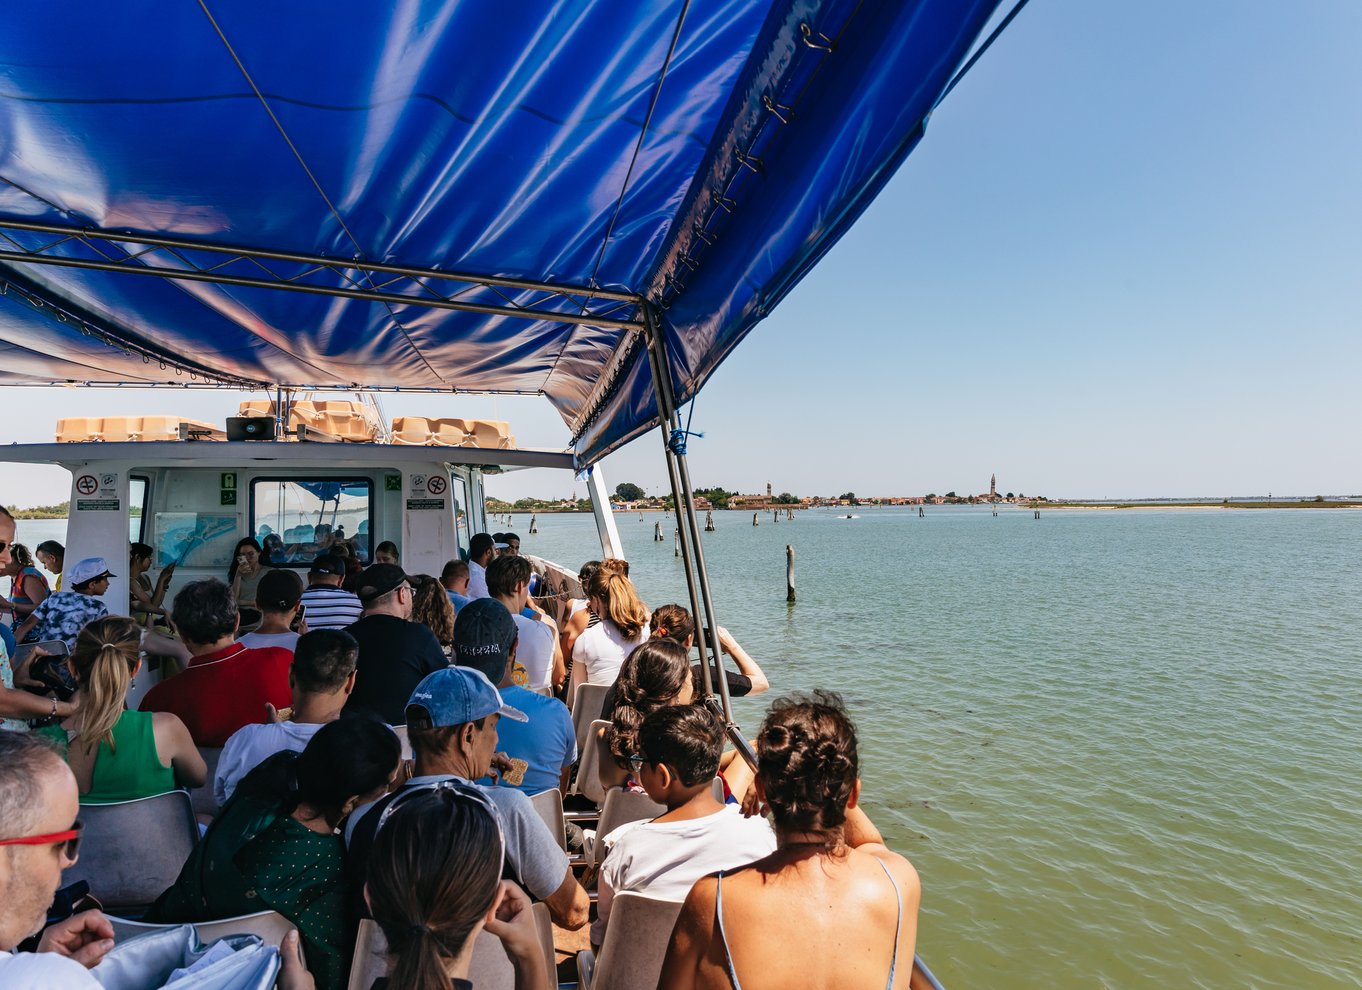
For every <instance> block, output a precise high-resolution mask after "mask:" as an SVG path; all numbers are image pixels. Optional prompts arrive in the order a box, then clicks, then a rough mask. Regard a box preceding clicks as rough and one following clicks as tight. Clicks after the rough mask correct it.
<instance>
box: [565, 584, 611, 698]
mask: <svg viewBox="0 0 1362 990" xmlns="http://www.w3.org/2000/svg"><path fill="white" fill-rule="evenodd" d="M600 567H601V562H600V561H599V560H588V561H587V562H586V563H585V564H583V565H582V568H581V570H579V571H578V572H577V582H578V583H579V584H580V585H581V586H582V594H584V595H585V594H586V593H587V591H586V589H587V588H589V587H590V586H591V579H592V578H593V577H595V575H596V572H597V571H598V570H600ZM567 615H568V617H567V621H566V622H564V623H563V630H562V632H561V633H559V639H560V640H561V641H562V645H563V663H564V665H565V668H566V672H565V675H564V679H563V688H562V691H561V692H560V693H561V694H562V695H563V696H564V697H565V698H566V699H567V700H568V702H569V703H570V702H571V700H572V696H571V695H570V694H568V690H569V688H570V687H571V686H572V683H573V679H572V648H573V646H574V645H576V642H577V637H578V636H580V635H581V634H582V633H584V632H586V628H587V626H588V625H595V624H596V623H598V622H600V621H601V620H600V618H599V617H598V616H597V615H596V613H595V612H593V611H591V609H590V608H589V607H588V602H587V599H585V598H573V599H571V600H569V602H568V611H567Z"/></svg>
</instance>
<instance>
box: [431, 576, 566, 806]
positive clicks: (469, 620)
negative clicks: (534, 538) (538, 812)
mask: <svg viewBox="0 0 1362 990" xmlns="http://www.w3.org/2000/svg"><path fill="white" fill-rule="evenodd" d="M493 571H494V573H495V568H494V569H493ZM519 644H520V633H519V631H518V630H517V628H516V623H515V621H514V619H513V617H512V615H511V613H510V612H509V611H508V610H507V609H506V606H504V605H502V604H501V602H499V601H497V600H496V599H495V598H479V599H478V600H477V601H476V602H470V603H469V604H468V606H467V607H466V608H465V609H464V610H463V611H462V612H460V613H459V617H458V618H457V619H456V620H455V621H454V656H455V663H457V664H458V665H459V666H460V667H470V668H472V669H473V670H478V671H481V672H482V673H483V674H484V675H486V677H487V679H488V680H489V681H491V682H492V683H493V684H495V685H496V686H497V690H498V691H499V692H501V699H502V701H504V702H505V703H506V704H508V705H510V706H512V707H513V708H518V709H520V711H522V712H524V713H525V715H526V717H527V718H528V721H526V722H517V721H515V720H513V719H506V720H502V721H499V722H497V745H498V747H499V748H500V750H501V751H502V752H503V753H505V754H506V755H507V756H508V757H510V758H511V759H512V760H522V761H524V763H525V767H524V768H523V770H522V772H521V773H516V772H512V773H510V774H506V775H503V776H502V779H501V784H502V786H503V787H515V788H517V789H518V790H522V791H524V792H525V793H526V794H538V793H539V792H540V791H547V790H551V789H553V788H555V787H557V788H558V789H559V790H560V791H562V792H563V793H566V792H567V784H568V775H569V773H570V772H571V770H572V764H574V763H576V762H577V736H576V733H575V732H574V730H573V728H572V716H571V715H569V714H568V710H567V705H565V704H563V703H562V702H561V701H559V700H558V699H557V698H548V697H545V696H544V695H542V694H538V693H536V692H534V691H530V690H528V689H527V688H524V687H521V686H520V685H518V684H516V683H514V679H513V675H512V669H513V668H514V667H515V665H516V664H515V658H516V654H517V653H518V652H519ZM479 783H485V784H487V785H488V786H491V785H492V784H493V783H494V781H493V780H492V779H491V778H490V777H486V778H483V780H481V781H479Z"/></svg>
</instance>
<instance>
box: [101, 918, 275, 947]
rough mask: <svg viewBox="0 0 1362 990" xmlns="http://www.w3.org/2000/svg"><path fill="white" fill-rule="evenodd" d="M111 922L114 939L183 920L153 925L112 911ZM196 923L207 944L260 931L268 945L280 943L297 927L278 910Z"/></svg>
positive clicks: (161, 929)
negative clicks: (117, 914)
mask: <svg viewBox="0 0 1362 990" xmlns="http://www.w3.org/2000/svg"><path fill="white" fill-rule="evenodd" d="M109 922H110V923H111V924H112V925H113V929H114V941H115V942H122V941H124V940H125V939H130V938H134V937H136V936H138V935H145V934H146V933H147V932H159V931H163V930H164V929H167V928H179V927H180V924H182V923H181V922H176V923H175V924H172V925H153V924H149V923H148V922H145V921H133V920H132V919H131V918H118V917H115V916H112V915H110V916H109ZM193 924H194V931H196V932H198V935H199V941H200V942H202V943H203V944H204V945H207V944H208V943H209V942H212V941H214V940H215V939H219V938H222V937H223V936H226V935H259V936H260V937H261V939H263V940H264V942H265V944H266V945H274V946H277V945H279V943H280V942H282V941H283V940H284V936H285V935H287V934H288V933H289V932H291V931H293V927H294V926H293V922H291V921H289V920H288V919H287V918H285V917H284V916H283V915H282V914H280V913H279V912H278V911H257V912H256V913H255V914H243V915H238V916H237V917H235V918H222V919H220V920H218V921H197V922H194V923H193Z"/></svg>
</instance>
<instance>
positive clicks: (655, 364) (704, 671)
mask: <svg viewBox="0 0 1362 990" xmlns="http://www.w3.org/2000/svg"><path fill="white" fill-rule="evenodd" d="M647 312H650V311H647ZM647 325H648V330H647V335H648V336H647V343H646V346H647V349H648V365H649V367H650V368H651V369H652V373H653V394H654V395H655V396H656V397H657V413H658V426H659V427H660V428H661V430H662V436H663V441H662V447H663V450H664V452H665V454H666V461H667V476H668V479H669V480H670V481H671V486H672V510H673V511H674V512H675V514H676V531H677V533H678V534H680V533H682V532H683V531H684V529H685V522H684V519H683V516H682V509H681V503H682V499H681V474H680V472H679V471H677V469H676V455H675V454H674V453H673V452H672V449H671V445H670V442H669V441H670V439H671V419H672V416H671V411H669V410H668V408H667V406H666V405H665V402H666V400H665V398H664V397H663V392H662V389H661V386H660V382H661V380H662V377H663V376H665V375H666V374H667V371H666V368H665V365H663V364H662V363H661V362H660V361H659V359H658V353H657V349H655V348H654V347H653V341H654V340H655V339H658V335H657V334H655V333H654V328H655V327H656V323H655V322H654V320H653V318H652V317H648V320H647ZM659 529H660V524H659ZM681 565H682V567H683V568H684V569H685V572H686V590H687V591H688V592H689V593H690V614H691V615H692V616H694V618H695V626H696V630H695V631H696V637H695V642H696V644H697V645H698V646H699V648H700V681H701V684H702V686H703V690H704V693H705V694H706V695H712V694H713V693H714V685H713V682H712V679H711V677H710V666H709V656H708V654H707V653H706V652H705V636H704V634H703V632H702V630H701V629H700V626H701V625H702V619H701V613H700V598H699V582H698V581H696V579H695V565H694V563H693V562H692V560H691V550H690V543H689V541H687V540H685V539H683V540H682V541H681Z"/></svg>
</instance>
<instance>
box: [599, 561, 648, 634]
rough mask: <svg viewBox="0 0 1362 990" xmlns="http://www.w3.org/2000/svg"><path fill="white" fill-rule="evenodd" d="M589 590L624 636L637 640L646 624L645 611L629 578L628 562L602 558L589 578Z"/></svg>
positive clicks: (646, 611)
mask: <svg viewBox="0 0 1362 990" xmlns="http://www.w3.org/2000/svg"><path fill="white" fill-rule="evenodd" d="M588 591H589V593H590V594H592V595H595V596H596V597H597V598H599V599H600V600H601V601H602V602H603V603H604V605H605V615H603V616H602V618H608V619H609V620H610V621H611V622H612V623H614V625H615V626H616V628H618V629H619V631H620V632H621V633H623V634H624V638H625V639H637V638H638V635H639V633H641V632H643V627H644V626H646V625H647V624H648V610H647V609H646V608H644V606H643V602H641V601H639V598H638V592H637V591H635V590H634V583H633V582H632V581H630V580H629V565H628V564H627V563H626V562H625V561H622V560H615V559H613V558H612V559H610V560H605V561H602V562H601V566H600V569H599V570H598V571H597V572H596V574H595V576H594V577H592V579H591V587H590V588H589V589H588Z"/></svg>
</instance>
